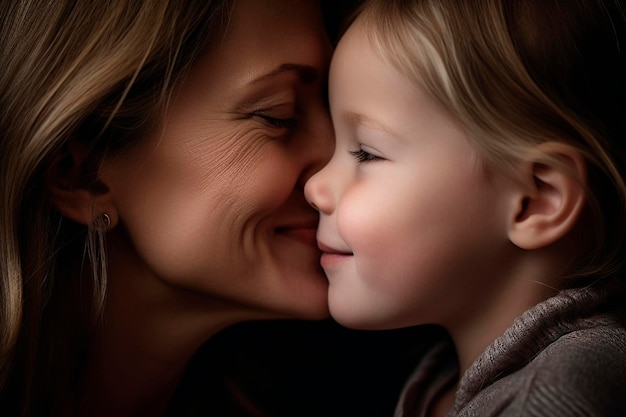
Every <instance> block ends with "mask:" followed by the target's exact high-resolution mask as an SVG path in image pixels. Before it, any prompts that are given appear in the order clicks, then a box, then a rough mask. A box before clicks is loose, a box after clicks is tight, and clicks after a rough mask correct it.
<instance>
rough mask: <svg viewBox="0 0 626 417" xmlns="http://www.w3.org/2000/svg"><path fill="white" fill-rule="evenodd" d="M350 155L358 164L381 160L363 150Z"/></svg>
mask: <svg viewBox="0 0 626 417" xmlns="http://www.w3.org/2000/svg"><path fill="white" fill-rule="evenodd" d="M350 155H352V156H353V157H354V158H355V159H356V160H357V162H359V163H364V162H371V161H376V160H379V159H382V158H380V157H378V156H376V155H372V154H371V153H369V152H366V151H364V150H363V149H359V150H356V151H350Z"/></svg>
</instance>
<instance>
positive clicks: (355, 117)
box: [344, 111, 400, 138]
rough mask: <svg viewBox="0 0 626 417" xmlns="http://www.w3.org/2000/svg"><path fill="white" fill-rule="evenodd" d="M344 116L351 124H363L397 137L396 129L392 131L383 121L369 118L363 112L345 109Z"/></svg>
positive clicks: (356, 125)
mask: <svg viewBox="0 0 626 417" xmlns="http://www.w3.org/2000/svg"><path fill="white" fill-rule="evenodd" d="M344 117H345V118H346V120H347V121H348V122H349V123H350V124H351V125H352V126H353V127H355V128H356V127H358V126H365V127H367V128H370V129H374V130H378V131H381V132H384V133H387V134H388V135H391V136H394V137H397V138H399V137H400V135H398V133H397V132H396V131H394V130H393V129H392V128H391V127H390V126H388V125H387V124H385V123H383V122H382V121H381V120H378V119H374V118H371V117H369V116H367V115H365V114H363V113H359V112H354V111H345V112H344Z"/></svg>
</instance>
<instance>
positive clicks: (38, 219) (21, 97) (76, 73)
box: [0, 0, 230, 415]
mask: <svg viewBox="0 0 626 417" xmlns="http://www.w3.org/2000/svg"><path fill="white" fill-rule="evenodd" d="M229 3H230V2H228V1H225V0H221V1H220V0H214V1H209V0H197V1H194V0H188V1H184V0H136V1H135V0H133V1H130V0H107V1H101V0H81V1H74V0H55V1H43V2H42V1H37V0H20V1H8V2H3V3H2V6H0V44H1V45H2V48H0V68H2V70H1V71H0V109H1V110H0V178H1V180H0V181H1V182H0V195H1V203H0V204H1V206H0V325H1V332H0V409H1V410H2V414H5V413H8V414H10V415H36V414H39V413H40V412H41V413H45V412H47V413H51V412H52V411H51V410H54V409H56V408H55V407H56V406H57V405H58V404H57V403H58V402H59V401H61V399H62V397H63V395H65V394H67V390H69V389H71V387H70V385H71V383H70V382H68V381H72V382H76V381H75V379H76V378H77V377H78V369H79V362H80V359H81V355H82V354H84V353H85V349H86V348H87V344H88V340H89V335H90V334H91V332H92V331H93V328H94V324H96V323H98V320H99V318H100V315H101V309H102V305H103V302H104V297H105V289H106V268H105V266H106V260H105V253H104V242H103V240H104V238H103V235H102V232H99V231H97V230H95V229H96V228H94V227H85V226H81V225H78V224H75V223H72V222H71V221H69V220H66V219H62V218H61V216H60V215H59V214H58V213H57V212H56V211H55V210H54V209H53V207H52V206H51V203H50V201H49V198H48V196H47V192H46V181H47V180H46V178H47V176H48V174H49V172H48V171H49V169H50V166H52V165H54V164H53V162H54V161H55V158H62V157H61V156H59V155H63V154H64V150H65V149H66V147H67V144H68V143H70V142H73V141H78V142H80V143H81V146H84V147H85V149H88V150H89V152H90V155H91V158H92V159H95V160H97V158H98V157H99V156H101V155H102V153H103V152H121V151H123V149H125V148H126V147H129V146H132V145H133V143H134V142H136V141H138V140H141V139H142V138H143V137H145V136H146V135H148V134H149V133H150V132H151V131H152V130H153V129H155V128H156V127H158V123H159V118H160V115H161V114H162V111H163V109H164V106H165V105H166V102H167V99H168V95H169V93H170V92H171V90H172V88H173V86H174V85H175V83H176V81H177V80H178V79H179V78H180V77H181V76H182V75H184V72H185V71H186V70H187V69H188V68H189V67H190V65H191V64H192V63H193V62H194V60H195V58H196V57H197V56H198V54H199V53H200V50H201V48H202V47H203V46H204V45H205V44H206V42H207V40H209V39H211V37H213V36H216V34H218V33H219V31H220V30H222V29H223V27H224V26H225V24H226V22H227V15H228V10H229V9H230V7H229ZM56 166H57V167H61V168H60V169H62V168H63V160H61V161H58V160H57V161H56ZM91 174H93V173H89V172H86V173H85V176H86V177H85V181H86V183H87V184H89V181H92V182H91V183H92V184H94V186H95V184H97V182H96V181H93V180H95V178H93V177H92V176H91ZM95 214H96V213H94V215H95ZM81 257H84V259H83V260H82V262H83V263H84V264H86V265H90V266H91V270H92V273H87V274H81V273H80V271H70V270H68V265H70V262H69V261H70V260H71V261H72V262H71V264H74V265H75V264H76V263H77V262H76V259H78V261H79V262H78V263H80V261H81ZM79 269H82V268H79ZM83 275H84V276H83Z"/></svg>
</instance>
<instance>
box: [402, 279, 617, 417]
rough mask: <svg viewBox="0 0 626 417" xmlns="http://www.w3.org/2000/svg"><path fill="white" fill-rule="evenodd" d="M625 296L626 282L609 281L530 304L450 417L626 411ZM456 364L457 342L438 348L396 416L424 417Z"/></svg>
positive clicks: (464, 383) (460, 394)
mask: <svg viewBox="0 0 626 417" xmlns="http://www.w3.org/2000/svg"><path fill="white" fill-rule="evenodd" d="M625 300H626V297H625V293H624V289H623V285H622V283H621V282H620V281H619V280H614V279H606V280H603V281H602V282H599V283H596V284H594V285H592V286H589V287H586V288H578V289H569V290H564V291H562V292H560V293H559V294H558V295H556V296H555V297H552V298H550V299H548V300H546V301H544V302H543V303H541V304H539V305H537V306H535V307H533V308H532V309H530V310H528V311H527V312H525V313H524V314H523V315H522V316H520V317H519V318H518V319H516V321H515V322H514V324H513V326H511V327H510V328H509V329H508V330H507V331H506V332H505V333H504V334H503V335H502V336H501V337H499V338H498V339H497V340H496V341H495V342H494V343H493V344H491V345H490V346H489V347H488V348H487V349H486V350H485V351H484V352H483V353H482V354H481V355H480V356H479V357H478V358H477V359H476V361H475V362H474V363H473V364H472V366H471V367H470V368H469V369H468V370H467V372H466V373H465V374H464V375H463V377H462V379H461V381H460V383H459V389H458V391H457V393H456V398H455V404H454V407H453V409H452V410H451V411H450V412H449V413H448V417H452V416H455V417H456V416H459V417H460V416H463V417H468V416H515V417H522V416H533V417H534V416H537V417H540V416H546V417H548V416H550V417H552V416H557V417H561V416H603V417H604V416H609V417H612V416H616V417H617V416H620V417H624V416H626V327H625V324H624V321H623V318H624V310H625V304H626V301H625ZM456 370H457V369H456V358H455V353H454V348H453V346H452V345H451V342H449V341H446V342H444V343H443V344H440V345H438V346H437V347H436V348H434V349H433V351H432V352H431V354H430V355H427V356H426V357H425V358H424V360H423V361H422V362H421V363H420V365H419V366H418V367H417V369H416V371H415V372H414V373H413V376H412V377H411V378H410V379H409V382H408V383H407V385H406V387H405V389H404V392H403V394H402V397H401V400H400V402H399V403H398V408H397V410H396V416H397V417H418V416H424V415H425V412H426V409H427V407H428V405H429V401H430V400H431V398H432V397H433V396H434V395H436V392H437V390H439V389H441V388H442V387H444V386H445V385H446V384H449V383H450V382H451V381H452V382H453V381H455V380H456Z"/></svg>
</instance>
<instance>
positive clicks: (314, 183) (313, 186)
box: [304, 165, 335, 214]
mask: <svg viewBox="0 0 626 417" xmlns="http://www.w3.org/2000/svg"><path fill="white" fill-rule="evenodd" d="M304 196H305V197H306V200H307V201H308V202H309V204H310V205H311V206H312V207H313V208H314V209H315V210H317V211H319V212H320V213H324V214H330V213H332V212H333V210H334V206H335V203H334V197H333V193H332V191H331V189H330V183H329V181H328V165H326V167H324V168H323V169H322V170H321V171H319V172H317V173H316V174H315V175H313V176H312V177H311V178H309V180H308V181H307V182H306V184H305V186H304Z"/></svg>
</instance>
